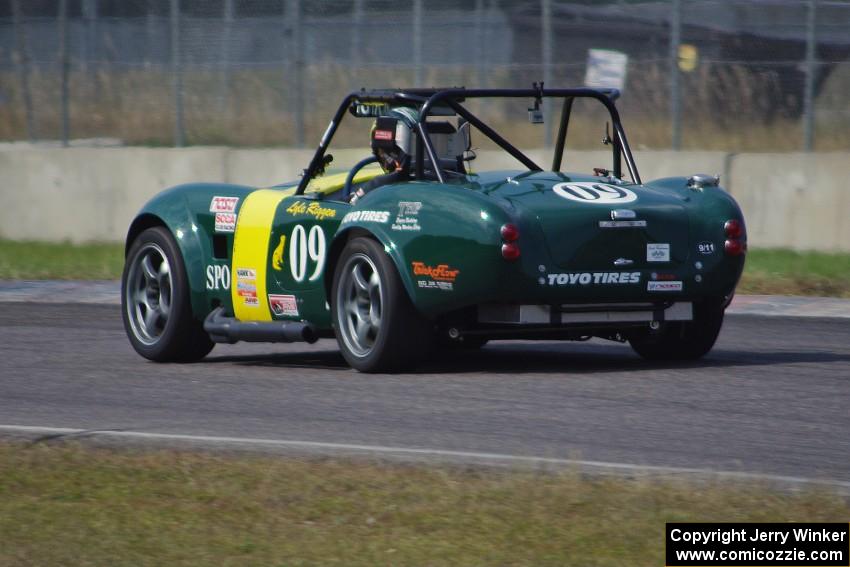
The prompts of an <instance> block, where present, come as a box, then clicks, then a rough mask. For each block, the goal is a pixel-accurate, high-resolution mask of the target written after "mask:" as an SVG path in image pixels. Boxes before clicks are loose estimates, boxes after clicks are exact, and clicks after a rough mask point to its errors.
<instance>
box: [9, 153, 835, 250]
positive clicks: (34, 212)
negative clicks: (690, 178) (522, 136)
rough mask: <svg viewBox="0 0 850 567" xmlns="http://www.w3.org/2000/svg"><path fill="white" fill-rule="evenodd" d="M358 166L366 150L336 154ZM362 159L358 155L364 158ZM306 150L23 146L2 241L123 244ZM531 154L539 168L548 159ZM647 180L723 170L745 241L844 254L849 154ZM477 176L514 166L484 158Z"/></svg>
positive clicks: (652, 157) (684, 167)
mask: <svg viewBox="0 0 850 567" xmlns="http://www.w3.org/2000/svg"><path fill="white" fill-rule="evenodd" d="M334 153H335V154H336V156H337V160H336V163H337V164H350V163H354V162H355V161H357V160H358V159H359V158H361V157H365V155H366V154H365V153H364V151H363V150H342V151H337V152H334ZM361 154H362V155H361ZM311 155H312V151H310V150H283V149H256V150H252V149H231V148H220V147H203V148H184V149H171V148H132V147H130V148H67V149H60V148H52V149H44V148H26V147H24V148H20V147H11V148H8V149H3V150H0V179H2V185H0V196H2V207H0V237H2V238H12V239H32V240H45V241H62V240H68V241H71V242H86V241H121V240H122V239H123V238H124V235H125V231H126V229H127V226H128V225H129V223H130V221H131V220H132V218H133V216H134V215H135V214H136V211H137V210H138V209H139V208H140V207H141V206H142V205H143V204H144V203H145V202H146V201H147V200H148V199H150V198H151V197H152V196H153V195H155V194H156V193H157V192H159V191H160V190H162V189H163V188H165V187H169V186H171V185H176V184H179V183H186V182H191V181H211V182H228V183H239V184H244V185H249V186H257V187H263V186H269V185H273V184H276V183H281V182H285V181H291V180H294V179H297V178H298V175H299V173H300V172H301V170H302V169H303V168H304V167H305V166H306V165H307V162H308V161H309V159H310V157H311ZM529 155H530V156H531V157H532V158H533V159H535V160H537V161H538V163H540V164H541V165H543V166H544V167H547V166H549V162H548V159H549V155H550V154H549V152H544V151H542V150H533V151H530V152H529ZM635 160H636V161H637V164H638V167H639V168H640V172H641V176H642V178H643V180H644V181H649V180H651V179H656V178H659V177H668V176H673V175H690V174H692V173H711V174H714V173H719V174H721V176H722V178H721V184H722V185H723V186H724V187H725V188H726V189H727V190H729V191H730V192H731V193H732V194H733V195H734V196H735V198H736V199H737V200H738V202H739V203H740V204H741V207H742V208H743V210H744V214H745V215H746V218H747V227H748V231H749V236H750V244H751V246H754V247H785V248H793V249H798V250H807V249H811V250H828V251H838V250H842V251H850V187H848V180H850V155H848V154H846V153H833V154H830V153H818V154H803V153H788V154H727V153H724V152H669V151H640V152H637V153H636V154H635ZM608 164H610V153H609V152H603V151H590V152H577V151H568V152H567V155H566V156H565V162H564V166H563V169H564V170H567V171H590V170H591V168H592V167H594V166H597V167H605V166H607V165H608ZM473 165H474V167H475V169H478V170H483V169H514V168H516V167H517V165H516V162H515V161H514V160H513V159H512V158H510V157H509V156H507V157H506V156H505V155H504V154H502V153H501V152H492V151H482V152H479V156H478V159H477V160H476V161H475V162H474V163H473Z"/></svg>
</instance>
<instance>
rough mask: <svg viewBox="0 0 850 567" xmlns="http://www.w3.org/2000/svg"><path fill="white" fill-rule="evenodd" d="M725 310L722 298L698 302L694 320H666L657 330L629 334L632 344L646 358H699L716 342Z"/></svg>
mask: <svg viewBox="0 0 850 567" xmlns="http://www.w3.org/2000/svg"><path fill="white" fill-rule="evenodd" d="M723 313H724V309H723V305H722V303H721V302H719V301H713V300H710V301H704V302H701V303H695V304H694V318H693V320H692V321H683V322H674V323H667V324H666V326H665V327H664V329H663V330H662V331H661V332H658V333H650V332H649V331H641V332H640V333H639V334H636V335H632V336H631V337H629V344H630V345H631V346H632V348H633V349H634V351H635V352H636V353H638V354H639V355H640V356H642V357H643V358H645V359H647V360H696V359H698V358H702V357H703V356H705V354H707V353H708V351H710V350H711V348H712V347H713V346H714V343H715V341H717V336H718V335H719V334H720V328H721V327H722V326H723Z"/></svg>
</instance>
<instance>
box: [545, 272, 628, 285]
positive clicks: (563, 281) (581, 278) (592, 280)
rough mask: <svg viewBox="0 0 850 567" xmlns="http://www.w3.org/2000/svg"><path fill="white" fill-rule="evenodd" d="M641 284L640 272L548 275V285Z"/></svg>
mask: <svg viewBox="0 0 850 567" xmlns="http://www.w3.org/2000/svg"><path fill="white" fill-rule="evenodd" d="M636 283H640V272H574V273H569V274H548V276H547V280H546V284H547V285H566V286H580V285H610V284H616V285H627V284H636Z"/></svg>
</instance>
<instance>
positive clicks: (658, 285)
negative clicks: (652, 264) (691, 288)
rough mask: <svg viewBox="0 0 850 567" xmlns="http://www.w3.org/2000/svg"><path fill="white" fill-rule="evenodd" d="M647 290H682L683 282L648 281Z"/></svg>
mask: <svg viewBox="0 0 850 567" xmlns="http://www.w3.org/2000/svg"><path fill="white" fill-rule="evenodd" d="M646 290H647V291H682V282H680V281H678V282H674V281H666V282H663V281H662V282H646Z"/></svg>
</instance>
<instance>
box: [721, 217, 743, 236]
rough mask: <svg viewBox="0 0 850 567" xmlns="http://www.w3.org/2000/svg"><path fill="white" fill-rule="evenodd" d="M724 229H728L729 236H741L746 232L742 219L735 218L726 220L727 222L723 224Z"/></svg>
mask: <svg viewBox="0 0 850 567" xmlns="http://www.w3.org/2000/svg"><path fill="white" fill-rule="evenodd" d="M723 230H724V231H726V237H727V238H741V235H743V234H744V227H743V226H742V225H741V221H739V220H735V219H732V220H728V221H726V224H724V225H723Z"/></svg>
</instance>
